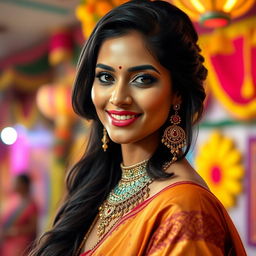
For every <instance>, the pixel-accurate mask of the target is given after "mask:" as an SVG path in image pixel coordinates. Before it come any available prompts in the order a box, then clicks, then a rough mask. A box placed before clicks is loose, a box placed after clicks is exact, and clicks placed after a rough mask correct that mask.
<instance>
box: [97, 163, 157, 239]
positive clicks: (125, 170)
mask: <svg viewBox="0 0 256 256" xmlns="http://www.w3.org/2000/svg"><path fill="white" fill-rule="evenodd" d="M147 163H148V160H144V161H142V162H140V163H137V164H135V165H131V166H124V165H123V164H121V169H122V177H121V179H120V181H119V182H118V184H117V185H116V186H115V188H114V189H113V190H112V191H111V192H110V194H109V196H108V197H107V199H106V200H105V201H104V202H103V204H102V205H101V206H100V208H99V224H98V226H97V234H98V237H99V238H101V237H102V236H103V235H104V234H105V232H106V229H107V228H108V227H109V226H110V223H113V222H114V223H115V220H118V219H119V218H121V217H122V216H123V215H124V214H125V213H127V212H128V211H130V210H131V209H133V208H134V207H135V206H137V205H138V204H139V203H141V202H143V201H144V200H145V199H147V198H148V196H149V187H148V186H149V184H150V183H151V182H152V181H153V179H152V178H150V177H149V176H148V174H147V170H146V166H147Z"/></svg>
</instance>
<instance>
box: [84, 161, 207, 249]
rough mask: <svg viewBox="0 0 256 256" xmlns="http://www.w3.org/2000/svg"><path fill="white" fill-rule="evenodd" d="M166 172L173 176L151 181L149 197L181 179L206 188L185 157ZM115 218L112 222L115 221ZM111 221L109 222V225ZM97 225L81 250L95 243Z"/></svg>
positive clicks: (96, 240) (91, 246) (96, 239)
mask: <svg viewBox="0 0 256 256" xmlns="http://www.w3.org/2000/svg"><path fill="white" fill-rule="evenodd" d="M166 172H168V173H173V174H174V176H173V177H171V178H169V179H167V180H164V181H163V180H161V181H153V182H152V183H151V184H150V185H149V188H150V192H149V198H150V197H152V196H154V195H155V194H157V193H158V192H160V191H161V190H162V189H164V188H165V187H167V186H169V185H171V184H174V183H176V182H181V181H190V182H194V183H196V184H199V185H201V186H203V187H205V188H207V189H208V186H207V184H206V183H205V181H204V180H203V179H202V178H201V177H200V175H199V174H198V173H197V172H196V171H195V170H194V169H193V167H192V166H191V165H190V164H189V163H188V161H187V160H186V159H183V160H181V161H179V162H175V163H173V164H172V165H171V166H170V167H169V168H168V169H167V170H166ZM116 221H117V220H115V221H114V222H116ZM112 224H113V223H110V227H111V226H112ZM97 225H98V222H96V223H95V225H94V227H93V228H92V229H91V232H90V234H89V236H88V238H87V240H86V243H85V247H84V248H83V252H85V251H88V250H90V249H92V248H93V247H94V246H95V244H96V243H97V242H98V240H99V238H98V236H97Z"/></svg>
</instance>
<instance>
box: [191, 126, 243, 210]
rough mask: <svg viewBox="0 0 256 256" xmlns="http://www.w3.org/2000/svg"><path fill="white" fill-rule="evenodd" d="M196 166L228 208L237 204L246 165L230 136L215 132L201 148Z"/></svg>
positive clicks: (196, 158) (196, 159)
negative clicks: (244, 165)
mask: <svg viewBox="0 0 256 256" xmlns="http://www.w3.org/2000/svg"><path fill="white" fill-rule="evenodd" d="M195 167H196V170H197V171H198V173H199V174H200V175H201V176H202V178H203V179H204V180H205V181H206V183H207V184H208V186H209V187H210V190H211V191H212V192H213V194H215V195H216V196H217V197H218V198H219V200H220V201H221V202H222V203H223V205H224V206H225V207H226V208H230V207H232V206H234V205H235V199H236V197H237V196H238V195H239V194H240V193H241V191H242V183H241V179H242V178H243V175H244V167H243V165H242V156H241V153H240V152H239V151H238V149H237V148H236V147H235V145H234V142H233V141H232V140H231V139H230V138H228V137H225V136H223V135H221V134H220V133H219V132H217V131H216V132H214V133H213V134H212V135H211V136H210V138H209V139H208V140H207V141H206V142H205V143H204V144H202V145H201V147H200V148H199V150H198V153H197V155H196V156H195Z"/></svg>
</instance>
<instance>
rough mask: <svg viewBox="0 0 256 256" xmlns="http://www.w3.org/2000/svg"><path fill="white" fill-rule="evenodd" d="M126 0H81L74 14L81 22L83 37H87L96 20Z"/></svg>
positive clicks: (126, 0)
mask: <svg viewBox="0 0 256 256" xmlns="http://www.w3.org/2000/svg"><path fill="white" fill-rule="evenodd" d="M125 2H128V0H100V1H96V0H83V1H82V2H81V4H80V5H79V6H78V7H77V8H76V16H77V18H78V19H79V20H80V22H81V23H82V30H83V34H84V36H85V38H88V37H89V36H90V34H91V32H92V31H93V28H94V26H95V25H96V23H97V22H98V20H99V19H100V18H101V17H102V16H104V15H105V14H106V13H108V12H109V11H110V10H111V9H112V8H114V7H116V6H118V5H121V4H123V3H125Z"/></svg>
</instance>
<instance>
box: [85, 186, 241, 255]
mask: <svg viewBox="0 0 256 256" xmlns="http://www.w3.org/2000/svg"><path fill="white" fill-rule="evenodd" d="M231 251H232V253H233V254H231ZM124 252H125V254H124ZM91 255H93V256H103V255H104V256H113V255H125V256H186V255H189V256H212V255H214V256H220V255H239V256H246V253H245V250H244V247H243V244H242V242H241V239H240V237H239V235H238V233H237V231H236V228H235V226H234V224H233V223H232V220H231V218H230V217H229V215H228V213H227V211H226V210H225V208H224V207H223V205H222V204H221V203H220V202H219V201H218V199H217V198H216V197H215V196H214V195H213V194H212V193H211V192H209V191H208V190H207V189H206V188H204V187H202V186H200V185H197V184H195V183H192V182H177V183H175V184H172V185H170V186H168V187H166V188H165V189H163V190H162V191H160V192H159V193H157V194H156V195H154V196H153V197H151V198H149V199H147V200H146V201H144V202H143V203H141V204H140V205H138V206H137V207H135V208H134V209H133V210H132V211H130V212H129V213H128V214H126V215H125V216H124V217H122V218H121V219H120V220H119V221H118V222H117V223H116V224H115V226H114V227H113V228H112V229H111V230H110V231H109V232H108V233H107V234H105V235H104V237H103V239H102V240H101V241H100V242H99V243H98V244H97V245H96V246H95V248H94V249H92V250H90V251H87V252H85V253H83V254H82V255H81V256H91Z"/></svg>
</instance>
